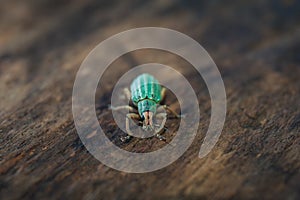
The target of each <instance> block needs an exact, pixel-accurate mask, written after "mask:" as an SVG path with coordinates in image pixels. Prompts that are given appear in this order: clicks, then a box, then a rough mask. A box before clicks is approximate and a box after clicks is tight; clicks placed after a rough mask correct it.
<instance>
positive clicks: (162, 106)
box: [157, 105, 182, 118]
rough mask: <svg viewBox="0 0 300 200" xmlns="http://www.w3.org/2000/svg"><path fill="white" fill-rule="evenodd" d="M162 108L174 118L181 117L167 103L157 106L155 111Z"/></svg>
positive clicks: (160, 110) (159, 110)
mask: <svg viewBox="0 0 300 200" xmlns="http://www.w3.org/2000/svg"><path fill="white" fill-rule="evenodd" d="M163 109H165V110H167V111H169V112H170V113H172V114H173V115H174V116H175V117H176V118H181V117H182V115H179V114H178V113H177V112H175V111H174V110H172V109H171V108H170V107H169V106H167V105H161V106H159V107H158V108H157V112H162V111H163Z"/></svg>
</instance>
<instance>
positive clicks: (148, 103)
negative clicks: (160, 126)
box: [137, 99, 157, 118]
mask: <svg viewBox="0 0 300 200" xmlns="http://www.w3.org/2000/svg"><path fill="white" fill-rule="evenodd" d="M156 106H157V104H156V102H155V101H153V100H150V99H144V100H141V101H139V102H138V103H137V107H138V111H139V115H140V116H141V117H142V118H143V113H144V112H148V111H149V112H152V113H153V115H155V113H156Z"/></svg>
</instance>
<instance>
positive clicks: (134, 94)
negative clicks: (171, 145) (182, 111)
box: [112, 74, 180, 141]
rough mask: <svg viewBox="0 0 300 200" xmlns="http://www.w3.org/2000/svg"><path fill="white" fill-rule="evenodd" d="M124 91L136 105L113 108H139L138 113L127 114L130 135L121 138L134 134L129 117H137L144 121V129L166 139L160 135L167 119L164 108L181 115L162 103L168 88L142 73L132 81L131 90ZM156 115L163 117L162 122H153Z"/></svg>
mask: <svg viewBox="0 0 300 200" xmlns="http://www.w3.org/2000/svg"><path fill="white" fill-rule="evenodd" d="M124 92H125V95H126V96H127V97H128V99H129V100H131V101H132V103H133V105H134V107H131V106H128V105H125V106H119V107H112V109H113V110H120V109H128V110H129V111H134V110H136V109H137V111H138V114H136V113H129V114H127V116H126V131H127V134H128V136H126V137H124V138H121V140H122V141H126V140H129V139H130V138H131V137H132V135H133V134H132V132H131V130H130V127H129V119H137V120H139V121H142V124H143V130H144V131H152V132H154V134H153V136H156V137H158V138H159V139H160V140H165V138H164V137H163V136H161V135H160V134H161V133H162V132H163V131H164V128H165V127H164V124H165V122H166V120H167V117H166V114H165V113H164V112H163V111H164V109H166V110H167V111H169V112H171V113H172V114H174V115H175V116H176V117H180V115H178V114H177V113H176V112H174V111H173V110H171V109H170V108H169V107H168V106H167V105H161V102H162V100H163V99H164V98H165V92H166V89H165V88H163V87H161V85H160V83H159V82H158V80H157V79H156V78H154V77H153V76H152V75H150V74H141V75H139V76H138V77H136V78H135V79H134V80H133V81H132V83H131V85H130V91H129V90H128V88H125V89H124ZM154 117H156V118H162V119H163V120H162V124H161V125H156V124H153V118H154ZM156 127H158V128H156Z"/></svg>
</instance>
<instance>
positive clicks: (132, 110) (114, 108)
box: [109, 105, 136, 112]
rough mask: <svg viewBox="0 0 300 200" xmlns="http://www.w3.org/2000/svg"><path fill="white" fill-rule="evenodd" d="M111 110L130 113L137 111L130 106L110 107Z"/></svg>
mask: <svg viewBox="0 0 300 200" xmlns="http://www.w3.org/2000/svg"><path fill="white" fill-rule="evenodd" d="M109 108H110V109H111V110H116V111H118V110H128V111H129V112H134V111H135V110H136V109H135V108H134V107H132V106H129V105H124V106H117V107H113V106H110V107H109Z"/></svg>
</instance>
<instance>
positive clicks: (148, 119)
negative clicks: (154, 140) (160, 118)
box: [143, 111, 154, 131]
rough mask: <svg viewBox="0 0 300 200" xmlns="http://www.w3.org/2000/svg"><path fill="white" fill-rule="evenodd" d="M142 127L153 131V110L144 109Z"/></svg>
mask: <svg viewBox="0 0 300 200" xmlns="http://www.w3.org/2000/svg"><path fill="white" fill-rule="evenodd" d="M143 118H144V121H143V129H144V130H145V131H153V130H154V127H153V112H151V111H145V112H143Z"/></svg>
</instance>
